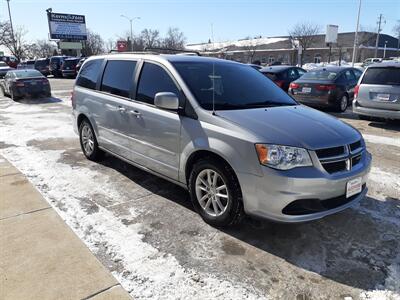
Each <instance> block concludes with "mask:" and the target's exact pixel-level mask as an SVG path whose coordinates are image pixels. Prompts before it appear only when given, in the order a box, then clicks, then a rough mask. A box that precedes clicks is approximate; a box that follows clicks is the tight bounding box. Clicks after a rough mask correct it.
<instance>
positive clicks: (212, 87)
mask: <svg viewBox="0 0 400 300" xmlns="http://www.w3.org/2000/svg"><path fill="white" fill-rule="evenodd" d="M173 65H174V66H175V68H176V69H177V71H178V72H179V74H180V75H181V77H182V78H183V80H184V81H185V82H186V84H187V85H188V87H189V88H190V90H191V92H192V93H193V94H194V96H195V97H196V99H197V101H198V102H199V105H200V106H201V107H202V108H204V109H207V110H212V108H213V99H214V103H215V109H216V110H225V109H226V110H229V109H245V108H255V107H271V106H284V105H297V103H296V102H295V101H294V100H293V99H292V98H291V97H289V96H288V95H287V94H286V93H285V92H284V91H283V90H282V89H280V88H278V87H277V86H276V85H275V84H274V83H273V82H272V81H271V80H269V79H268V78H266V77H265V76H264V75H263V74H262V73H260V72H259V71H257V70H255V69H253V68H252V67H249V66H246V65H240V64H235V63H230V62H228V63H227V62H223V61H220V62H219V61H217V62H173Z"/></svg>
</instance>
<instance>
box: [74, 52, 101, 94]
mask: <svg viewBox="0 0 400 300" xmlns="http://www.w3.org/2000/svg"><path fill="white" fill-rule="evenodd" d="M102 62H103V60H102V59H95V60H91V61H88V62H87V63H86V64H84V65H83V67H82V69H81V72H80V73H79V77H78V79H77V80H76V85H79V86H81V87H85V88H88V89H92V90H94V89H95V88H96V82H97V78H98V76H99V72H100V68H101V64H102Z"/></svg>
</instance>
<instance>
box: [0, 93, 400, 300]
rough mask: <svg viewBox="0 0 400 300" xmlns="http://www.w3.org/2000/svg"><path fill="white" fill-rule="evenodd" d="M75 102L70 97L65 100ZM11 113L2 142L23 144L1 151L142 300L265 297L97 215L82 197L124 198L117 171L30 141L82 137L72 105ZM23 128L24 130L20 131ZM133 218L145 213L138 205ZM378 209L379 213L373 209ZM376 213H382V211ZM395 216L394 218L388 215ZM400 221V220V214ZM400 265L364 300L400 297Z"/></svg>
mask: <svg viewBox="0 0 400 300" xmlns="http://www.w3.org/2000/svg"><path fill="white" fill-rule="evenodd" d="M59 104H61V105H63V106H64V107H65V106H70V102H69V97H65V98H63V101H62V102H61V103H59ZM1 116H2V117H4V118H5V121H4V122H3V123H4V125H3V124H2V129H1V131H0V141H2V142H4V143H5V144H11V145H15V146H13V147H8V148H5V149H1V150H0V153H1V154H2V155H4V157H5V158H7V159H8V160H9V161H10V162H11V163H12V164H13V165H15V166H16V167H17V168H18V169H20V170H21V171H22V172H23V173H24V174H25V175H27V177H28V179H29V180H30V181H31V182H32V183H33V184H34V185H35V186H36V187H38V189H39V191H40V192H41V193H42V194H43V196H44V197H45V199H46V200H47V201H48V202H49V203H50V204H51V205H52V206H53V207H54V208H55V210H56V211H57V212H58V213H59V214H60V215H61V217H62V218H63V219H64V220H65V221H66V222H67V224H68V225H69V226H70V227H71V228H72V229H73V230H74V232H75V233H76V234H77V235H78V236H79V237H80V238H81V239H82V240H83V241H84V242H85V243H86V245H87V246H88V247H89V248H90V249H91V251H92V252H94V253H98V252H99V251H100V247H102V248H101V249H103V248H105V249H106V252H107V255H108V257H111V259H112V260H113V261H118V262H119V263H120V264H121V265H122V266H123V268H122V269H117V270H116V271H114V272H113V275H114V276H115V277H116V278H117V280H118V281H119V282H120V283H121V284H122V286H123V287H124V288H125V289H126V290H128V291H129V292H130V293H131V295H132V296H133V297H134V298H135V299H136V298H137V299H145V298H157V299H159V298H161V299H176V298H187V299H189V298H190V299H210V298H212V299H214V298H215V299H262V298H263V297H265V295H262V294H261V293H260V292H259V291H258V290H256V289H254V288H252V287H251V286H249V285H245V284H241V283H236V282H235V283H232V282H229V281H227V280H224V279H221V278H217V277H216V276H213V275H210V274H206V273H200V272H197V271H195V270H193V269H190V268H185V267H183V266H181V265H180V263H179V261H178V260H177V259H176V258H175V257H174V256H172V255H171V254H169V253H164V252H161V251H160V250H158V249H156V248H155V247H153V246H152V245H150V244H148V243H146V242H145V241H144V240H143V238H144V237H143V234H142V233H141V232H143V231H142V225H141V224H140V223H137V224H133V225H132V224H131V225H129V226H125V225H124V224H123V223H121V221H120V219H118V218H117V217H116V216H114V215H113V213H112V212H111V211H110V210H107V209H105V208H103V207H100V206H99V207H98V209H97V210H94V211H92V212H90V213H88V212H87V208H86V207H84V206H83V205H82V201H81V199H87V198H90V196H91V195H94V194H101V195H108V196H109V197H111V198H113V199H119V198H123V197H124V195H121V194H120V193H119V192H118V190H116V188H115V182H113V178H111V177H110V176H106V175H105V174H101V173H100V172H99V171H97V170H95V169H89V168H87V167H83V166H80V165H74V166H70V165H67V164H65V163H63V162H61V161H60V158H61V156H62V154H63V152H64V149H63V150H50V149H48V150H46V149H45V150H43V149H39V148H37V147H32V146H29V143H28V141H30V140H33V139H35V140H39V141H42V140H46V139H49V138H54V137H58V138H65V139H69V138H75V139H77V136H76V135H75V134H74V132H73V130H72V124H71V117H70V111H69V110H67V109H66V110H65V112H60V111H57V117H56V118H55V117H54V115H53V113H52V111H51V109H44V108H43V107H40V106H35V105H28V104H23V103H13V104H12V105H10V106H8V107H4V108H2V109H1ZM16 133H17V134H16ZM364 138H365V139H366V140H367V141H368V142H372V143H382V144H388V145H392V146H397V147H398V146H399V145H398V141H397V140H396V139H394V138H389V137H386V138H385V137H381V136H374V135H365V134H364ZM369 180H370V181H371V183H374V184H375V185H379V186H380V189H381V190H385V189H386V188H388V187H391V188H393V187H395V188H396V189H398V190H400V174H394V173H389V172H387V171H386V170H383V169H381V168H378V167H373V168H372V169H371V173H370V176H369ZM129 212H130V213H131V214H132V216H137V215H140V214H142V213H143V212H142V211H139V210H137V209H135V208H130V211H129ZM369 213H371V212H369ZM374 213H375V215H373V214H371V215H372V216H373V217H377V218H382V216H380V215H379V212H374ZM386 221H388V220H386ZM393 222H395V223H396V224H398V220H393ZM399 283H400V270H399V265H398V264H393V265H392V266H390V267H389V272H388V274H387V278H386V281H385V283H384V286H382V287H376V288H377V289H378V290H376V291H368V292H362V293H361V295H360V298H361V299H396V300H397V299H400V294H399V293H400V287H399Z"/></svg>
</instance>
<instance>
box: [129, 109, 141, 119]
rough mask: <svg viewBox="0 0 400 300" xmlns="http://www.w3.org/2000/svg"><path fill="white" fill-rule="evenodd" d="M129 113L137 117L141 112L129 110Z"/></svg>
mask: <svg viewBox="0 0 400 300" xmlns="http://www.w3.org/2000/svg"><path fill="white" fill-rule="evenodd" d="M129 113H130V114H131V115H133V116H135V117H136V118H139V117H140V115H141V113H140V112H139V111H138V110H130V111H129Z"/></svg>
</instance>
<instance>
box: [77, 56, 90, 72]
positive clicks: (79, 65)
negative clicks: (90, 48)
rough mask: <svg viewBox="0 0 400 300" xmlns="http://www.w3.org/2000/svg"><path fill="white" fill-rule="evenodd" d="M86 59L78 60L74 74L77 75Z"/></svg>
mask: <svg viewBox="0 0 400 300" xmlns="http://www.w3.org/2000/svg"><path fill="white" fill-rule="evenodd" d="M86 59H87V57H83V58H81V59H80V60H79V62H78V63H77V64H76V72H77V73H78V72H79V70H80V69H81V66H82V65H83V63H84V62H85V60H86Z"/></svg>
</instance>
